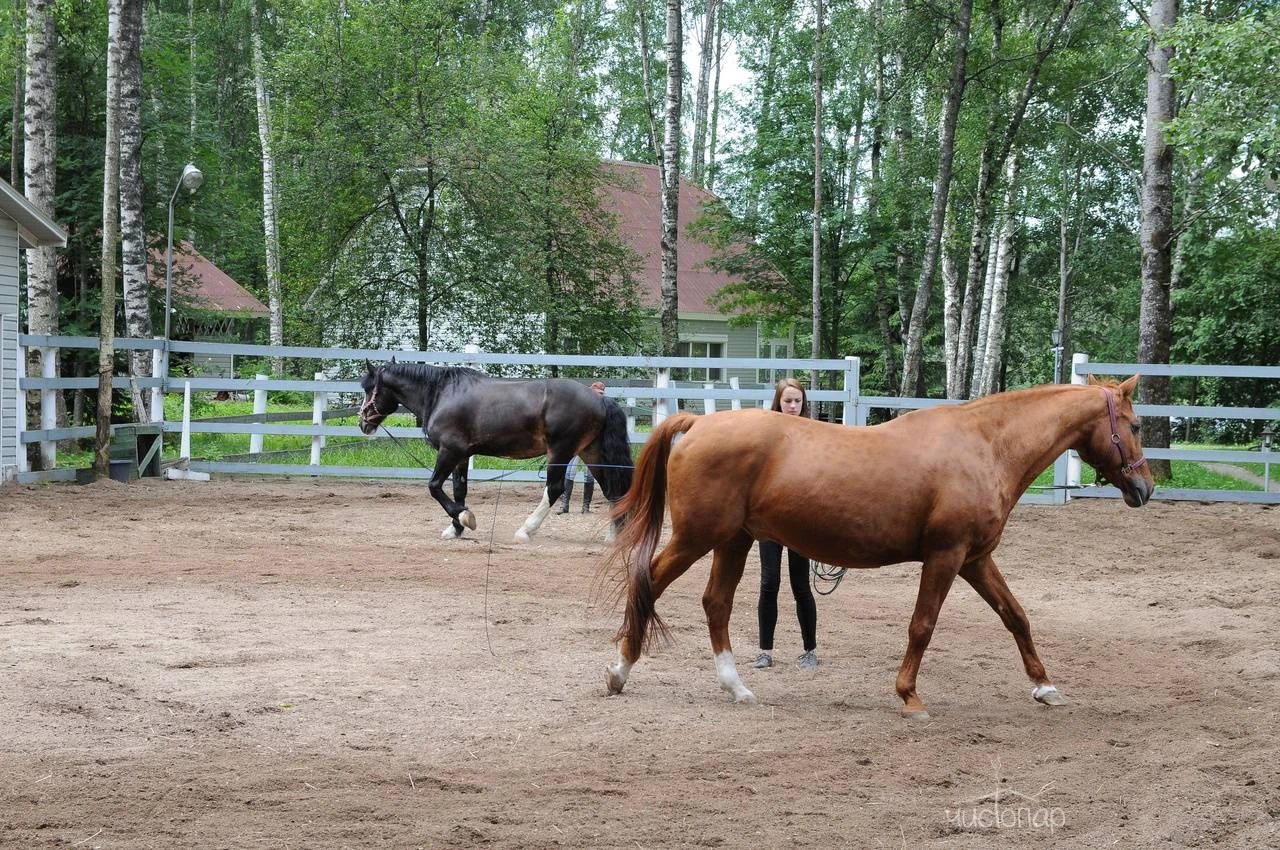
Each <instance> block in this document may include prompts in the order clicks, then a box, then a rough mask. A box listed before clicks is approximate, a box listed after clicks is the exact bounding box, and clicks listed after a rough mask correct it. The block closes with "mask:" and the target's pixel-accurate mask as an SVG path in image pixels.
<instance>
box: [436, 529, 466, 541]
mask: <svg viewBox="0 0 1280 850" xmlns="http://www.w3.org/2000/svg"><path fill="white" fill-rule="evenodd" d="M440 536H441V537H443V538H444V539H445V540H452V539H453V538H455V537H461V536H462V532H461V531H459V530H458V529H456V528H454V527H453V526H452V525H447V526H445V529H444V531H442V532H440Z"/></svg>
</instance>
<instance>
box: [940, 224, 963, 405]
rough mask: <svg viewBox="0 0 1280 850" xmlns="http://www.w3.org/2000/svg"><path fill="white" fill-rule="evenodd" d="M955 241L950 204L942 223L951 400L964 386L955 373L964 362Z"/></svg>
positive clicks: (945, 339) (945, 349) (944, 341)
mask: <svg viewBox="0 0 1280 850" xmlns="http://www.w3.org/2000/svg"><path fill="white" fill-rule="evenodd" d="M955 238H956V216H955V208H954V207H953V206H952V205H950V204H948V205H947V215H946V217H945V218H944V219H943V224H942V348H943V352H944V355H943V359H944V366H945V367H946V373H947V398H958V396H955V395H952V393H953V392H954V391H955V389H954V388H955V387H956V385H957V384H963V381H962V380H959V379H958V377H957V375H956V372H955V370H956V364H957V363H958V362H959V359H960V358H959V356H958V351H957V349H958V348H959V346H960V307H961V298H960V269H959V268H958V267H957V266H956V257H955V254H954V253H953V252H952V250H951V245H952V244H953V243H954V242H955Z"/></svg>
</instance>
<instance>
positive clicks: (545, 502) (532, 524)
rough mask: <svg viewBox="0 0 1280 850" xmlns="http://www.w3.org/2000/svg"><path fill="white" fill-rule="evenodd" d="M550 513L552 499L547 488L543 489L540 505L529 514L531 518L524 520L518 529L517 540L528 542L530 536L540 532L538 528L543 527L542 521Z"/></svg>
mask: <svg viewBox="0 0 1280 850" xmlns="http://www.w3.org/2000/svg"><path fill="white" fill-rule="evenodd" d="M549 513H551V499H550V498H549V497H548V496H547V491H546V489H543V491H542V501H541V502H539V503H538V507H536V508H534V509H533V513H531V514H529V518H528V519H526V520H525V521H524V525H522V526H520V527H519V528H518V529H516V542H517V543H528V542H529V538H531V537H533V535H535V534H537V533H538V529H539V528H541V527H542V522H543V520H545V519H546V518H547V514H549Z"/></svg>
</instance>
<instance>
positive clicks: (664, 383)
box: [653, 369, 671, 428]
mask: <svg viewBox="0 0 1280 850" xmlns="http://www.w3.org/2000/svg"><path fill="white" fill-rule="evenodd" d="M670 384H671V373H670V372H669V371H668V370H666V369H659V370H658V374H656V375H654V376H653V388H654V389H656V390H665V389H666V388H667V387H668V386H670ZM666 418H667V400H666V399H665V398H657V397H655V398H654V399H653V427H655V428H657V427H658V426H659V425H661V424H662V420H663V419H666Z"/></svg>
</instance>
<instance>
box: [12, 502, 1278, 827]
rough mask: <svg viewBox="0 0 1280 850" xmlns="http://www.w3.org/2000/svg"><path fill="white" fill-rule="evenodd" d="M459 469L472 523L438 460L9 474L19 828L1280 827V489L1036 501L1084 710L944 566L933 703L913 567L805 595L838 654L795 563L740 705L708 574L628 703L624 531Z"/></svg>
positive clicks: (752, 575)
mask: <svg viewBox="0 0 1280 850" xmlns="http://www.w3.org/2000/svg"><path fill="white" fill-rule="evenodd" d="M472 491H473V499H472V504H473V506H474V507H475V509H476V514H477V516H478V518H479V522H480V532H481V533H480V534H473V535H470V537H471V539H466V540H461V541H457V540H441V539H440V537H439V532H440V529H441V528H442V527H443V526H444V524H445V523H444V516H443V514H442V513H441V512H440V511H439V509H438V508H437V506H436V505H435V504H434V503H433V502H431V501H430V499H429V497H428V495H427V493H426V490H425V487H423V486H422V485H420V484H389V483H360V482H354V483H353V482H332V481H311V480H294V481H259V480H245V479H241V480H225V479H224V480H217V481H214V482H211V483H208V484H195V483H187V482H161V481H147V482H135V483H132V484H129V485H123V484H117V483H115V482H99V483H98V484H94V485H90V486H87V487H79V488H76V487H72V486H45V487H19V486H15V485H9V486H6V487H3V488H0V535H2V536H0V539H2V540H3V541H4V542H3V547H4V548H3V550H2V554H0V682H2V683H3V685H2V687H0V847H3V848H45V847H77V848H82V850H88V848H99V847H100V848H176V847H184V848H185V847H198V848H223V847H225V848H257V847H264V848H265V847H271V848H308V850H327V848H376V847H391V848H413V847H428V848H435V847H476V846H484V847H492V848H527V847H619V848H623V847H625V848H637V847H639V848H655V847H726V848H731V847H749V848H770V847H792V846H801V847H869V848H870V847H884V848H903V847H906V848H916V847H926V846H929V847H932V846H937V847H950V848H986V847H1023V846H1026V847H1112V846H1115V847H1119V848H1148V847H1197V848H1202V847H1211V846H1213V847H1238V848H1260V847H1277V846H1280V748H1278V746H1277V742H1278V740H1280V733H1278V732H1277V697H1278V696H1280V694H1277V685H1278V684H1280V646H1278V644H1277V641H1280V638H1278V637H1277V635H1280V604H1278V602H1280V589H1278V588H1280V510H1275V509H1269V508H1265V507H1258V506H1246V505H1200V504H1186V503H1182V504H1173V503H1162V502H1159V501H1156V502H1153V503H1152V504H1150V505H1149V506H1147V507H1146V508H1144V509H1141V510H1132V509H1129V508H1126V507H1124V506H1123V505H1121V504H1120V503H1118V502H1099V501H1092V500H1082V501H1077V502H1075V503H1073V504H1072V505H1070V506H1067V507H1064V508H1019V509H1018V510H1017V511H1015V513H1014V515H1013V518H1012V520H1011V521H1010V523H1009V526H1008V529H1007V532H1006V534H1005V538H1004V543H1003V544H1002V546H1001V548H1000V550H999V551H998V552H997V553H996V556H997V561H998V563H1000V564H1001V566H1002V568H1003V570H1004V573H1005V575H1006V577H1007V578H1008V580H1009V584H1010V585H1011V587H1012V588H1013V590H1014V592H1015V593H1016V594H1017V596H1018V598H1019V599H1020V600H1021V602H1022V603H1023V606H1024V607H1025V608H1026V609H1027V612H1028V614H1029V616H1030V617H1031V622H1032V626H1033V629H1034V633H1035V637H1036V639H1037V642H1038V645H1039V649H1040V654H1041V657H1042V658H1043V659H1044V661H1045V663H1046V665H1047V666H1048V668H1049V672H1050V675H1051V676H1053V677H1054V678H1055V680H1056V681H1057V683H1058V685H1059V687H1060V688H1061V689H1062V690H1063V692H1064V693H1065V694H1066V696H1067V698H1068V699H1069V700H1070V701H1071V705H1070V706H1068V707H1066V708H1062V709H1050V708H1047V707H1045V706H1041V705H1038V704H1037V703H1035V702H1033V701H1032V699H1031V697H1030V695H1029V694H1030V689H1031V686H1030V684H1029V683H1028V682H1027V680H1026V678H1025V676H1024V674H1023V672H1022V669H1021V664H1020V663H1019V661H1018V657H1017V653H1016V650H1015V647H1014V643H1013V640H1012V638H1011V637H1010V636H1009V635H1008V634H1007V633H1006V632H1005V631H1004V629H1003V627H1002V626H1001V625H1000V623H999V621H998V619H997V618H996V616H995V615H994V613H993V612H991V611H990V610H989V609H988V608H987V607H986V605H985V604H984V603H983V602H982V601H981V600H980V599H979V598H978V596H977V595H976V594H975V593H974V592H973V591H972V590H970V589H969V587H968V586H967V585H965V584H963V582H959V583H957V585H956V588H955V590H954V591H953V592H952V594H951V597H950V599H949V600H948V602H947V605H946V606H945V607H944V609H943V612H942V616H941V618H940V622H939V627H938V630H937V632H936V633H935V635H934V640H933V645H932V647H931V648H930V650H929V652H928V653H927V654H926V655H925V660H924V666H923V669H922V671H921V675H920V692H921V695H922V696H923V697H924V699H925V702H926V703H927V704H928V706H929V708H930V710H931V711H932V713H933V720H932V721H930V722H928V723H926V724H920V723H911V722H908V721H905V720H903V719H902V718H900V717H899V716H898V707H899V700H898V698H897V696H896V695H895V694H894V692H893V680H894V676H895V675H896V673H897V668H898V665H899V663H900V662H901V658H902V653H903V649H904V645H905V640H906V628H907V620H908V617H909V615H910V611H911V608H912V604H913V602H914V597H915V589H916V581H917V578H918V574H919V570H918V567H916V566H914V565H899V566H896V567H889V568H885V569H882V570H877V571H869V572H862V573H857V574H850V575H849V576H848V577H847V578H846V579H845V580H844V583H843V584H841V585H840V586H839V588H838V590H836V592H835V593H834V594H833V595H831V596H825V597H820V598H819V647H818V650H819V654H820V656H821V659H822V666H821V667H820V668H818V669H817V670H816V671H809V670H804V671H802V670H799V669H797V668H796V667H795V666H794V664H792V663H790V662H791V659H792V658H794V656H795V655H797V654H798V653H799V651H800V647H799V645H798V643H799V636H798V629H797V627H796V624H795V617H794V608H793V606H792V605H791V602H790V596H789V593H788V592H787V591H786V590H785V587H784V591H783V593H782V595H781V597H782V604H781V608H782V611H781V615H780V621H779V635H778V648H779V652H780V654H781V655H782V656H783V658H784V659H786V661H787V663H785V664H783V665H782V666H780V667H778V668H775V669H773V670H767V671H758V670H754V669H748V668H747V666H746V664H745V663H743V664H742V665H741V666H742V670H743V677H744V679H745V680H746V683H747V685H748V686H749V687H751V688H752V689H753V690H754V691H755V692H756V694H757V696H758V697H759V698H760V704H759V705H757V706H740V705H733V704H732V703H731V702H729V701H728V698H727V696H726V695H725V694H723V693H722V692H721V691H720V690H719V687H718V685H717V683H716V679H715V675H714V670H713V667H712V663H711V660H710V652H709V647H708V643H707V636H706V627H705V622H704V619H703V615H702V610H701V605H700V602H699V598H700V594H701V590H702V584H703V581H704V580H705V577H706V574H707V569H708V564H709V560H708V561H706V562H704V563H700V564H698V565H696V566H695V567H694V568H693V569H692V570H691V571H690V572H689V574H687V575H686V576H685V577H684V578H683V579H681V580H680V581H678V582H677V583H676V584H675V585H674V586H673V588H672V590H671V591H670V592H669V593H668V594H667V595H666V596H664V597H663V598H662V599H661V600H660V601H659V611H660V612H661V613H662V614H663V615H664V616H665V617H666V619H667V621H668V623H669V624H670V625H671V626H672V627H673V630H674V632H675V636H676V644H675V646H674V647H671V648H669V649H666V650H663V651H661V652H659V653H657V654H656V655H654V656H653V657H646V658H643V659H642V660H641V662H640V663H639V664H638V665H637V666H636V669H635V670H634V672H633V674H632V677H631V681H630V683H629V684H628V686H627V690H626V692H625V693H624V694H623V695H622V696H619V697H613V698H606V697H605V695H604V667H605V664H606V663H607V662H608V661H610V660H611V659H612V658H614V656H615V650H614V648H613V646H612V644H611V640H610V639H611V635H612V633H613V631H614V630H615V628H616V627H617V626H618V623H619V621H620V619H621V615H620V613H618V612H617V611H615V610H612V609H611V608H610V607H607V606H605V605H597V604H593V602H592V598H591V597H592V593H591V591H592V584H593V579H594V577H595V572H596V566H597V562H598V559H599V556H600V553H601V552H602V551H603V543H602V540H603V525H604V523H603V519H602V518H601V517H600V515H591V516H582V515H580V514H577V513H574V514H571V515H569V516H566V517H557V516H552V517H550V518H549V520H548V522H547V524H546V525H545V526H544V528H543V532H542V534H541V535H540V536H539V537H538V538H537V539H536V540H535V542H534V543H533V544H532V545H530V546H524V547H521V546H517V545H514V544H511V543H509V542H507V541H509V540H510V539H511V533H512V531H513V530H514V529H515V528H516V526H517V525H518V524H519V522H520V520H522V519H523V517H524V516H525V514H526V513H527V512H528V510H529V509H530V508H531V507H532V505H533V503H534V501H535V499H536V495H535V493H536V491H535V489H534V486H533V485H521V486H515V485H509V484H508V485H505V486H503V487H501V489H499V487H498V486H497V485H483V484H481V485H474V486H473V488H472ZM574 507H575V511H576V509H577V501H576V500H575V506H574ZM495 516H496V521H495ZM491 528H492V529H495V530H494V539H495V543H494V544H493V546H492V553H491V554H490V545H489V536H490V529H491ZM757 582H758V561H757V560H756V558H755V557H754V556H753V558H752V561H751V562H749V566H748V572H747V576H746V578H745V580H744V583H743V587H742V588H741V589H740V591H739V594H738V611H737V616H736V617H735V618H734V621H733V626H732V634H733V638H734V643H735V647H736V648H737V652H738V656H739V661H740V662H748V661H749V660H750V659H751V657H752V650H753V648H754V646H755V637H756V634H755V633H756V628H755V612H754V608H755V598H756V593H755V586H756V583H757Z"/></svg>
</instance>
